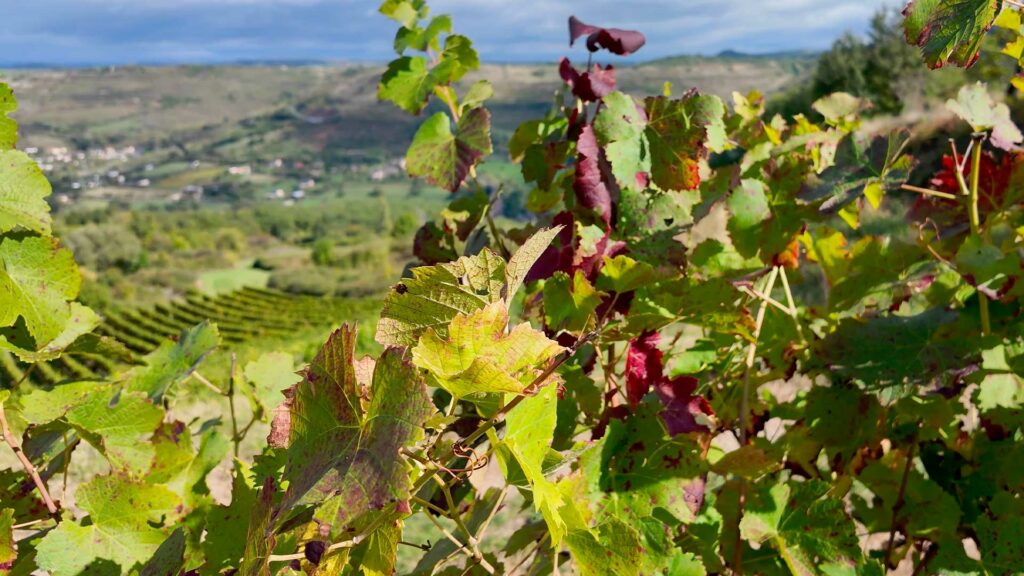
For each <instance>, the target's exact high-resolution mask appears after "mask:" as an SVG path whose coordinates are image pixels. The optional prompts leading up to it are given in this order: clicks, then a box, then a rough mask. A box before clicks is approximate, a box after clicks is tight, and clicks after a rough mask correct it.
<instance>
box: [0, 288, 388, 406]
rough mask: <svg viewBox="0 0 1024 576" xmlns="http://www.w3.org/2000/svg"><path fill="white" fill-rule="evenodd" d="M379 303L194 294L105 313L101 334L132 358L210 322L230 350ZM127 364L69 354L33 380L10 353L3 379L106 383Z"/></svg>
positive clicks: (3, 358) (2, 366)
mask: <svg viewBox="0 0 1024 576" xmlns="http://www.w3.org/2000/svg"><path fill="white" fill-rule="evenodd" d="M375 306H376V305H375V304H374V303H373V302H372V300H370V299H358V298H356V299H354V298H319V297H313V296H295V295H291V294H287V293H284V292H277V291H274V290H266V289H260V288H244V289H242V290H238V291H235V292H231V293H227V294H221V295H218V296H207V295H205V294H202V293H199V292H192V293H189V294H188V295H187V296H185V298H184V299H182V300H179V301H175V302H172V303H169V304H165V305H157V306H155V307H153V308H148V309H112V310H107V311H104V314H103V316H104V319H105V320H104V322H103V324H102V325H101V326H100V327H99V329H98V330H97V332H98V333H99V334H101V335H103V336H106V337H109V338H112V339H115V340H117V341H118V342H120V343H122V344H124V346H125V347H126V348H127V349H128V350H129V351H130V352H131V355H132V356H133V357H137V358H141V357H142V356H144V355H146V354H148V353H150V352H152V351H153V350H155V349H156V348H157V347H158V346H159V345H160V344H161V343H163V342H166V341H168V340H174V339H176V338H177V337H178V335H179V334H180V333H181V331H182V330H184V329H186V328H190V327H192V326H195V325H196V324H199V323H201V322H205V321H209V322H213V323H215V324H216V325H217V328H218V330H219V332H220V334H221V337H222V338H223V341H224V343H225V344H226V345H228V346H231V345H241V344H245V343H249V342H253V341H256V340H261V339H273V338H284V337H288V336H290V335H293V334H295V333H296V332H297V331H301V330H303V329H308V328H316V327H328V326H336V325H338V324H341V323H342V322H344V321H345V320H348V319H351V318H354V317H362V316H365V315H366V314H367V313H368V312H370V311H371V309H375ZM119 364H123V360H115V359H112V358H108V357H104V356H96V355H88V356H85V355H76V354H64V355H63V356H61V357H60V358H59V359H57V360H55V361H53V362H40V363H37V364H35V365H34V368H33V369H32V371H31V372H30V373H28V376H27V377H26V373H27V372H28V365H26V364H23V363H21V362H19V361H18V359H17V358H16V357H15V356H14V355H12V354H10V353H9V352H0V379H2V380H7V379H10V380H11V381H13V382H18V381H21V380H22V379H25V380H26V381H29V382H32V383H34V384H36V385H42V386H49V385H53V384H56V383H58V382H64V381H67V380H73V379H93V378H102V377H104V376H106V375H108V374H110V373H112V372H113V371H114V370H115V369H116V368H117V366H118V365H119Z"/></svg>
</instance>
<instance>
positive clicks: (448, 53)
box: [430, 34, 480, 85]
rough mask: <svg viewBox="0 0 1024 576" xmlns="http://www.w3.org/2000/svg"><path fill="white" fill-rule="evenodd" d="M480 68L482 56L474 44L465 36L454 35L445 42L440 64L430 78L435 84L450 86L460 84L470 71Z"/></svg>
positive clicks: (431, 72)
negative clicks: (474, 47)
mask: <svg viewBox="0 0 1024 576" xmlns="http://www.w3.org/2000/svg"><path fill="white" fill-rule="evenodd" d="M479 67H480V56H479V55H478V54H477V52H476V50H474V49H473V42H472V41H471V40H470V39H469V38H466V37H465V36H460V35H458V34H453V35H451V36H449V37H447V38H445V41H444V51H443V52H441V56H440V62H438V64H437V66H435V67H434V69H433V70H431V71H430V76H431V78H432V79H433V81H434V83H435V84H438V85H448V84H453V83H455V82H458V81H459V80H461V79H462V77H463V76H465V75H466V73H467V72H469V71H470V70H476V69H477V68H479Z"/></svg>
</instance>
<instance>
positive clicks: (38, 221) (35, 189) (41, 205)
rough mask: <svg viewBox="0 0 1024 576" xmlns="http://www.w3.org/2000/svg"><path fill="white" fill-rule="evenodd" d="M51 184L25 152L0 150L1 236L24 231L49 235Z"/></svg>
mask: <svg viewBox="0 0 1024 576" xmlns="http://www.w3.org/2000/svg"><path fill="white" fill-rule="evenodd" d="M50 192H51V188H50V183H49V181H47V179H46V176H44V175H43V171H42V169H41V168H39V164H36V161H35V160H33V159H32V158H30V157H29V156H28V155H27V154H25V153H24V152H20V151H18V150H3V149H2V148H0V233H3V232H9V231H11V230H14V229H17V228H21V229H24V230H31V231H32V232H38V233H39V234H49V233H50V221H51V218H50V205H49V204H47V203H46V197H47V196H49V195H50Z"/></svg>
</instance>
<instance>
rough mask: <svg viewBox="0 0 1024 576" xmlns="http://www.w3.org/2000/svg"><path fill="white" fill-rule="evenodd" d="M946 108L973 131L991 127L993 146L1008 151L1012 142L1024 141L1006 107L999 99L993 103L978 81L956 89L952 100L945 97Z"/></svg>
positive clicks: (984, 87) (990, 96)
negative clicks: (954, 98) (997, 102)
mask: <svg viewBox="0 0 1024 576" xmlns="http://www.w3.org/2000/svg"><path fill="white" fill-rule="evenodd" d="M946 107H947V108H949V110H950V111H952V112H953V113H954V114H956V115H957V116H959V117H960V118H961V119H963V121H964V122H967V123H968V124H970V125H971V129H972V130H974V131H975V132H987V131H989V130H991V131H992V145H993V146H995V147H996V148H1001V149H1003V150H1012V149H1013V147H1014V145H1015V144H1020V143H1021V142H1024V135H1022V134H1021V132H1020V128H1017V125H1016V124H1014V123H1013V119H1012V118H1010V108H1009V107H1008V106H1007V105H1006V104H1005V103H1003V102H1000V103H999V104H996V103H995V102H994V101H993V100H992V95H991V94H989V92H988V87H986V86H985V85H984V84H982V83H981V82H978V83H977V84H968V85H966V86H964V87H962V88H960V92H959V93H957V97H956V100H948V101H947V102H946Z"/></svg>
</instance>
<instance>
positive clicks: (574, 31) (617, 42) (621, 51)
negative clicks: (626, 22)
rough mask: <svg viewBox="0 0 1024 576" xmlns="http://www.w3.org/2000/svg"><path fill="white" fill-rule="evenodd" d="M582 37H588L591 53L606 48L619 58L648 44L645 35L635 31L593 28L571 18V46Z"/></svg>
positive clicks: (588, 47) (573, 17)
mask: <svg viewBox="0 0 1024 576" xmlns="http://www.w3.org/2000/svg"><path fill="white" fill-rule="evenodd" d="M581 36H587V49H588V50H590V51H591V52H597V51H598V50H599V49H600V48H604V49H605V50H608V51H609V52H611V53H612V54H618V55H619V56H628V55H629V54H632V53H634V52H636V51H637V50H639V49H640V48H643V45H644V44H645V43H646V42H647V39H646V38H644V35H643V34H641V33H640V32H637V31H635V30H621V29H619V28H602V27H600V26H592V25H590V24H584V23H583V22H581V21H580V20H579V19H578V18H576V17H575V16H570V17H569V46H572V45H573V44H574V43H575V42H576V40H577V39H579V38H580V37H581Z"/></svg>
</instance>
